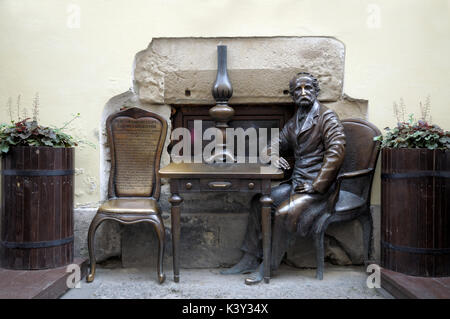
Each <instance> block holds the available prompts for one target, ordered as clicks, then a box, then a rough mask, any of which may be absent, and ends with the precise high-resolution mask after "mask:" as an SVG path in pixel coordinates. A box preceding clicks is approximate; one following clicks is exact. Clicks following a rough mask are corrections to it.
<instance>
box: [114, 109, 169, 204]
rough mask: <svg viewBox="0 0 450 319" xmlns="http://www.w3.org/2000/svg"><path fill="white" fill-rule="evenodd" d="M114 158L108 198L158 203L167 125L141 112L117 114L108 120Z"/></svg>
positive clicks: (145, 112) (153, 115)
mask: <svg viewBox="0 0 450 319" xmlns="http://www.w3.org/2000/svg"><path fill="white" fill-rule="evenodd" d="M106 131H107V134H108V144H109V148H110V154H111V171H110V176H109V185H108V197H109V198H112V197H152V198H154V199H156V200H158V199H159V194H160V190H161V179H160V177H159V172H158V171H159V165H160V160H161V153H162V149H163V146H164V142H165V140H166V133H167V122H166V121H165V120H164V119H163V118H162V117H161V116H159V115H158V114H155V113H152V112H148V111H145V110H142V109H139V108H130V109H126V110H124V111H120V112H117V113H114V114H112V115H110V116H109V117H108V119H107V120H106Z"/></svg>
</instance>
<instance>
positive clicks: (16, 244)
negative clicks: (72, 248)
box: [0, 236, 74, 249]
mask: <svg viewBox="0 0 450 319" xmlns="http://www.w3.org/2000/svg"><path fill="white" fill-rule="evenodd" d="M73 238H74V237H73V236H71V237H66V238H62V239H57V240H48V241H35V242H22V243H19V242H11V241H1V242H0V243H1V244H2V245H3V246H4V247H6V248H12V249H14V248H25V249H32V248H47V247H54V246H60V245H65V244H69V243H71V242H73Z"/></svg>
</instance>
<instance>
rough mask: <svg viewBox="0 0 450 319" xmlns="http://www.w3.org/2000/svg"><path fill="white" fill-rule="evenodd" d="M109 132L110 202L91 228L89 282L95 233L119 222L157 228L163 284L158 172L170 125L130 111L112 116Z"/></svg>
mask: <svg viewBox="0 0 450 319" xmlns="http://www.w3.org/2000/svg"><path fill="white" fill-rule="evenodd" d="M106 130H107V133H108V145H109V148H110V153H111V171H110V177H109V185H108V200H107V201H106V202H105V203H103V204H102V205H101V206H100V208H99V209H98V211H97V214H96V215H95V217H94V219H93V220H92V222H91V225H90V227H89V233H88V248H89V258H90V263H91V267H90V268H91V269H90V274H89V275H88V276H87V281H88V282H91V281H93V280H94V277H95V265H96V262H95V254H94V237H95V231H96V230H97V228H98V226H99V225H100V224H101V223H102V222H103V221H105V220H115V221H117V222H119V223H122V224H134V223H138V222H148V223H150V224H152V225H153V226H154V229H155V231H156V234H157V236H158V240H159V246H158V265H157V268H158V269H157V271H158V280H159V282H160V283H162V282H164V279H165V275H164V271H163V255H164V238H165V229H164V223H163V220H162V217H161V212H160V209H159V205H158V200H159V195H160V188H161V179H160V176H159V173H158V171H159V163H160V160H161V152H162V148H163V146H164V141H165V139H166V133H167V123H166V121H165V120H164V119H163V118H162V117H161V116H159V115H157V114H155V113H152V112H147V111H145V110H142V109H138V108H130V109H126V110H124V111H121V112H118V113H115V114H112V115H111V116H109V117H108V119H107V120H106Z"/></svg>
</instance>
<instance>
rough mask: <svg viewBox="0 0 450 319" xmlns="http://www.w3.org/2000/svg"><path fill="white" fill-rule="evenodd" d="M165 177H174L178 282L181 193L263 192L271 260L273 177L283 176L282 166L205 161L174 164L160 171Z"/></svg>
mask: <svg viewBox="0 0 450 319" xmlns="http://www.w3.org/2000/svg"><path fill="white" fill-rule="evenodd" d="M159 172H160V176H161V177H167V178H170V191H171V193H172V196H171V197H170V198H169V202H170V203H171V205H172V208H171V219H172V245H173V269H174V281H175V282H178V281H179V280H180V261H179V242H180V215H181V203H182V202H183V198H182V197H181V196H180V194H181V193H192V192H206V191H208V192H224V191H226V192H233V191H234V192H248V193H257V194H263V195H264V196H263V198H261V204H262V207H261V209H260V210H259V211H258V214H261V221H262V225H263V226H262V227H263V229H262V235H263V239H262V245H263V246H264V254H267V258H269V259H270V231H271V227H270V203H271V201H272V200H271V199H270V189H271V180H272V179H281V178H283V177H284V173H283V171H282V170H281V169H278V168H275V167H273V166H269V165H261V164H227V163H216V164H205V163H179V164H176V163H171V164H169V165H167V166H166V167H164V168H162V169H161V170H160V171H159ZM269 278H270V268H269V267H267V268H266V269H265V273H264V280H265V282H267V283H268V282H269Z"/></svg>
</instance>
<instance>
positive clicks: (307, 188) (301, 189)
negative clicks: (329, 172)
mask: <svg viewBox="0 0 450 319" xmlns="http://www.w3.org/2000/svg"><path fill="white" fill-rule="evenodd" d="M295 192H296V193H300V194H313V193H315V192H316V191H315V190H314V188H313V186H312V184H311V183H308V182H306V183H303V184H300V185H298V186H297V187H295Z"/></svg>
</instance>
